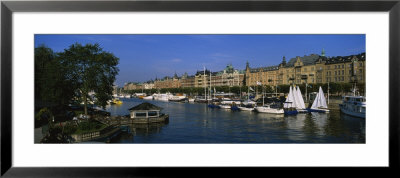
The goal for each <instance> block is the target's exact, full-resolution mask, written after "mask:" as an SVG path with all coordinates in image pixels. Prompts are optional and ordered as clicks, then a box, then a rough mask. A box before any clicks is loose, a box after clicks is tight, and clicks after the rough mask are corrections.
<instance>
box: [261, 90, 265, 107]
mask: <svg viewBox="0 0 400 178" xmlns="http://www.w3.org/2000/svg"><path fill="white" fill-rule="evenodd" d="M264 95H265V91H264V87H263V97H262V98H263V105H262V106H264Z"/></svg>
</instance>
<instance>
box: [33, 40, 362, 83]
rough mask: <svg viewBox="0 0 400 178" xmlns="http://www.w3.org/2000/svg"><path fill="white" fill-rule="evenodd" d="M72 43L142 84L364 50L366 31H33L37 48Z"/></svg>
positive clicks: (123, 76) (57, 49)
mask: <svg viewBox="0 0 400 178" xmlns="http://www.w3.org/2000/svg"><path fill="white" fill-rule="evenodd" d="M74 43H81V44H87V43H92V44H93V43H99V44H100V46H101V47H102V48H103V50H105V51H108V52H111V53H113V54H114V55H115V56H116V57H118V58H120V62H119V65H118V67H119V69H120V71H119V74H118V76H117V80H116V84H117V85H118V86H123V85H124V83H126V82H143V81H147V80H150V79H155V78H156V77H158V78H162V77H165V76H173V75H174V73H175V72H176V73H177V74H178V76H181V75H182V74H183V73H185V72H187V73H188V74H189V75H193V74H195V73H196V71H197V70H203V66H204V67H206V68H207V69H210V70H211V71H220V70H222V69H224V68H225V66H226V65H227V64H232V65H233V67H234V68H237V69H244V68H245V66H246V61H248V62H249V63H250V67H261V66H271V65H278V64H279V63H280V62H281V61H282V57H283V56H285V57H286V60H289V59H291V58H294V57H296V56H304V55H310V54H321V51H322V49H323V48H324V49H325V52H326V56H346V55H352V54H359V53H362V52H365V35H364V34H360V35H59V34H57V35H35V47H37V46H39V45H41V44H44V45H46V46H47V47H49V48H52V49H53V50H54V51H55V52H62V51H63V50H64V49H66V48H68V47H69V46H70V45H72V44H74Z"/></svg>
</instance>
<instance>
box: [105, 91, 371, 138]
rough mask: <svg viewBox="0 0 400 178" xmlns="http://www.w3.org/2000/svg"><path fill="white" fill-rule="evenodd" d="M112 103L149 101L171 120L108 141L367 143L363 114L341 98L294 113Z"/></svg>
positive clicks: (119, 109) (123, 109) (117, 108)
mask: <svg viewBox="0 0 400 178" xmlns="http://www.w3.org/2000/svg"><path fill="white" fill-rule="evenodd" d="M121 100H122V101H123V103H122V104H120V105H109V106H107V107H106V111H108V112H110V113H111V115H127V114H129V110H128V109H129V108H131V107H133V106H136V105H138V104H141V103H143V102H149V103H152V104H154V105H157V106H160V107H162V108H163V110H162V112H163V113H165V114H169V122H168V123H158V124H136V125H129V126H122V127H121V130H122V131H121V132H120V133H119V134H117V135H115V136H113V137H112V138H109V139H108V140H107V142H110V143H139V144H141V143H169V144H173V143H202V144H204V143H222V144H224V143H241V144H243V143H365V139H366V135H365V124H366V123H365V119H363V118H357V117H352V116H348V115H345V114H343V113H341V112H340V110H339V107H338V105H337V104H332V105H329V107H330V113H305V114H297V115H296V116H283V115H281V116H279V115H274V114H266V113H256V112H249V111H231V110H224V109H212V108H208V107H207V105H206V104H203V103H179V102H167V101H156V100H142V99H137V98H123V99H121Z"/></svg>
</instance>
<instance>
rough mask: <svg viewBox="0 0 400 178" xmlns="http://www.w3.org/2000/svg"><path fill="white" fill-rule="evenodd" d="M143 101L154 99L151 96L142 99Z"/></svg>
mask: <svg viewBox="0 0 400 178" xmlns="http://www.w3.org/2000/svg"><path fill="white" fill-rule="evenodd" d="M143 99H144V100H153V99H154V97H153V96H152V95H150V96H145V97H143Z"/></svg>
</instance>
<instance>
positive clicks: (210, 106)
mask: <svg viewBox="0 0 400 178" xmlns="http://www.w3.org/2000/svg"><path fill="white" fill-rule="evenodd" d="M207 106H208V107H209V108H213V109H214V108H220V107H219V106H218V105H215V104H209V105H207Z"/></svg>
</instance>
